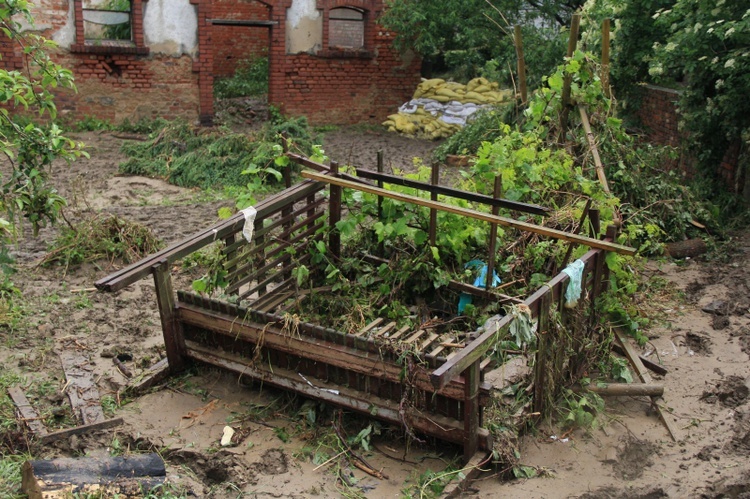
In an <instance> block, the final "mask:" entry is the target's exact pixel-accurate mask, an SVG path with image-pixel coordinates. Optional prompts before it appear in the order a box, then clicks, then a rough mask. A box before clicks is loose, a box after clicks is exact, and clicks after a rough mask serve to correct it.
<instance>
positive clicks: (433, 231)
mask: <svg viewBox="0 0 750 499" xmlns="http://www.w3.org/2000/svg"><path fill="white" fill-rule="evenodd" d="M431 173H432V175H431V179H430V180H431V182H432V185H439V184H440V165H439V164H438V163H433V164H432V172H431ZM430 199H431V200H433V201H437V200H438V195H437V192H432V193H430ZM436 245H437V209H435V208H431V209H430V246H436Z"/></svg>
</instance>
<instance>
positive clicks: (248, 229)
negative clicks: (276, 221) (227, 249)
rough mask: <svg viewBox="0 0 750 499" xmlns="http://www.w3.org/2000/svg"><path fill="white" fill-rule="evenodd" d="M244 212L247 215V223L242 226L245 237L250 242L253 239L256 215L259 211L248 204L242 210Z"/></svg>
mask: <svg viewBox="0 0 750 499" xmlns="http://www.w3.org/2000/svg"><path fill="white" fill-rule="evenodd" d="M242 214H243V215H244V216H245V225H244V226H243V227H242V236H243V237H244V238H245V241H247V242H250V241H251V240H252V239H253V229H254V228H255V215H257V214H258V212H257V211H256V209H255V208H254V207H252V206H248V207H247V208H245V209H244V210H242Z"/></svg>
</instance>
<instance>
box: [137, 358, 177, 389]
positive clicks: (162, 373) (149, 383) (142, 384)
mask: <svg viewBox="0 0 750 499" xmlns="http://www.w3.org/2000/svg"><path fill="white" fill-rule="evenodd" d="M167 376H169V360H168V359H167V358H166V357H164V358H163V359H161V360H160V361H159V362H157V363H156V364H154V365H153V366H151V367H149V368H148V371H146V372H145V373H144V374H143V375H142V376H139V377H137V378H135V379H134V380H133V381H131V384H130V385H128V387H127V390H128V392H129V393H132V394H133V395H139V394H142V393H143V392H145V391H146V390H148V389H149V388H151V387H153V386H155V385H157V384H158V383H161V382H162V381H163V380H165V379H167Z"/></svg>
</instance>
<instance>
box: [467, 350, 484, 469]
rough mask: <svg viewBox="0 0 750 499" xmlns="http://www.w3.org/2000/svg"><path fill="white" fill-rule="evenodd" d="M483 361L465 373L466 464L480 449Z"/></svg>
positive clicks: (477, 362)
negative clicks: (481, 367)
mask: <svg viewBox="0 0 750 499" xmlns="http://www.w3.org/2000/svg"><path fill="white" fill-rule="evenodd" d="M480 363H481V360H477V361H475V362H474V363H473V364H471V365H470V366H469V367H468V368H467V369H466V370H465V371H464V462H467V463H468V462H469V460H471V458H472V457H474V454H476V452H477V449H478V448H479V383H480V369H479V365H480Z"/></svg>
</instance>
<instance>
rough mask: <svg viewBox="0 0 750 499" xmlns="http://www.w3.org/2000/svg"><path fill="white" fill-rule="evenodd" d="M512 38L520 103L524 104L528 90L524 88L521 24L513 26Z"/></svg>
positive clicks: (524, 61)
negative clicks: (514, 48) (516, 63)
mask: <svg viewBox="0 0 750 499" xmlns="http://www.w3.org/2000/svg"><path fill="white" fill-rule="evenodd" d="M513 40H514V41H515V45H516V58H517V59H518V85H519V86H520V87H521V88H520V90H521V104H525V103H526V100H527V97H528V95H527V94H528V91H527V89H526V60H525V59H524V57H523V37H522V36H521V26H520V25H518V24H516V25H515V26H514V27H513Z"/></svg>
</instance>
